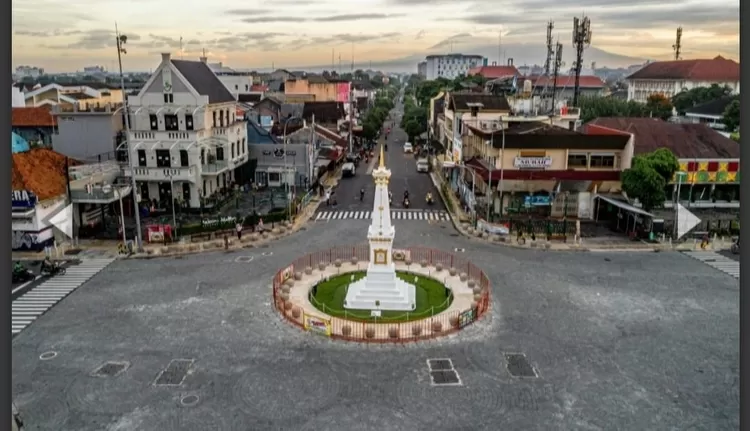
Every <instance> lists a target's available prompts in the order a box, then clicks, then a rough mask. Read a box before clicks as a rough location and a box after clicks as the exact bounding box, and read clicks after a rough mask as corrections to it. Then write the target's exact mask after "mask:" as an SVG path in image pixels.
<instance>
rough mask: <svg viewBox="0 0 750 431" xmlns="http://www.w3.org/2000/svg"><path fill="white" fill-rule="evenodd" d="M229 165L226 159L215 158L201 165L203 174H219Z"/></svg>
mask: <svg viewBox="0 0 750 431" xmlns="http://www.w3.org/2000/svg"><path fill="white" fill-rule="evenodd" d="M228 167H229V164H228V163H227V161H226V160H217V161H215V162H213V163H208V164H205V165H202V166H201V169H202V170H203V174H204V175H212V174H219V173H221V172H223V171H225V170H226V169H227V168H228Z"/></svg>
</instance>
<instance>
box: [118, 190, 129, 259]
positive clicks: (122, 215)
mask: <svg viewBox="0 0 750 431" xmlns="http://www.w3.org/2000/svg"><path fill="white" fill-rule="evenodd" d="M115 191H116V192H117V199H118V200H119V201H120V226H122V245H123V247H125V246H126V245H127V243H128V236H127V235H126V234H125V211H124V209H123V207H122V189H121V188H119V187H117V188H115Z"/></svg>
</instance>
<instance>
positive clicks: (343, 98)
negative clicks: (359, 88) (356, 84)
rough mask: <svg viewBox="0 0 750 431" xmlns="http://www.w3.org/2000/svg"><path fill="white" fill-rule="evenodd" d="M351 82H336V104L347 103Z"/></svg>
mask: <svg viewBox="0 0 750 431" xmlns="http://www.w3.org/2000/svg"><path fill="white" fill-rule="evenodd" d="M351 85H352V84H351V82H338V83H336V101H337V102H348V101H349V92H350V91H349V90H350V88H351Z"/></svg>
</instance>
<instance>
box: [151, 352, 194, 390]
mask: <svg viewBox="0 0 750 431" xmlns="http://www.w3.org/2000/svg"><path fill="white" fill-rule="evenodd" d="M193 362H195V360H194V359H173V360H172V362H170V363H169V365H167V368H165V369H164V370H162V371H161V372H160V373H159V376H158V377H156V381H155V382H154V385H156V386H180V385H181V384H182V382H183V381H184V380H185V377H187V374H188V372H189V371H190V368H191V367H192V366H193Z"/></svg>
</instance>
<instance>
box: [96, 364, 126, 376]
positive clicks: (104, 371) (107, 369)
mask: <svg viewBox="0 0 750 431" xmlns="http://www.w3.org/2000/svg"><path fill="white" fill-rule="evenodd" d="M129 366H130V364H129V363H127V362H114V361H110V362H105V363H104V364H102V365H101V366H99V368H97V369H95V370H94V371H93V372H92V373H91V375H92V376H95V377H115V376H117V375H119V374H121V373H122V372H123V371H125V370H127V369H128V367H129Z"/></svg>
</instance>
